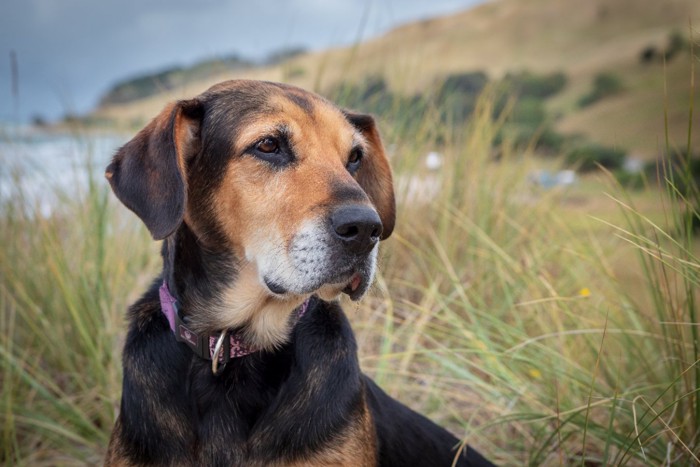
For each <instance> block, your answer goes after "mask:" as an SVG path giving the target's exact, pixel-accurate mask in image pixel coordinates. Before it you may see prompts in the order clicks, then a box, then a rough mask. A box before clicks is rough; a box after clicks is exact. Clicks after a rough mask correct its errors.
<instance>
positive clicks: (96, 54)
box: [0, 0, 483, 121]
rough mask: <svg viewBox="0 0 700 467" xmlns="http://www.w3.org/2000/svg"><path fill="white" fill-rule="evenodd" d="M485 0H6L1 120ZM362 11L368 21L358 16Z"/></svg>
mask: <svg viewBox="0 0 700 467" xmlns="http://www.w3.org/2000/svg"><path fill="white" fill-rule="evenodd" d="M482 1H483V0H427V1H426V0H286V1H285V0H248V1H242V0H238V1H236V0H119V1H116V0H5V1H4V2H3V6H2V7H0V54H2V55H0V121H1V120H5V121H8V120H14V119H15V115H16V112H15V99H14V98H13V94H12V86H11V71H10V68H11V67H10V53H11V51H12V50H14V51H15V53H16V56H17V62H18V68H19V92H20V99H19V116H20V119H22V120H26V119H28V118H30V117H32V116H34V115H41V116H44V117H48V118H51V119H53V118H57V117H59V116H61V115H63V114H65V113H67V112H77V113H83V112H86V111H87V110H89V109H90V108H92V107H93V106H94V105H95V104H96V102H97V101H98V99H99V97H100V95H101V94H102V93H104V92H105V91H106V90H107V89H108V88H109V86H110V85H111V84H113V83H115V82H116V81H119V80H121V79H124V78H126V77H129V76H132V75H134V74H141V73H144V72H149V71H157V70H160V69H162V68H165V67H168V66H172V65H187V64H191V63H193V62H196V61H198V60H200V59H204V58H213V57H223V56H227V55H231V54H240V55H242V56H244V57H246V58H251V59H261V58H264V57H265V56H266V55H268V54H269V53H270V52H273V51H275V50H279V49H281V48H285V47H289V46H304V47H307V48H310V49H323V48H326V47H330V46H335V45H342V44H349V43H352V42H353V41H355V40H356V39H357V38H358V36H359V35H360V34H361V37H362V38H363V39H367V38H369V37H373V36H376V35H378V34H381V33H382V32H385V31H387V30H389V29H391V28H392V27H394V26H397V25H399V24H401V23H405V22H408V21H412V20H416V19H422V18H428V17H432V16H438V15H443V14H447V13H452V12H455V11H459V10H463V9H466V8H468V7H469V6H472V5H474V4H476V3H481V2H482ZM363 15H366V18H367V21H366V22H364V24H365V26H364V29H362V28H361V25H362V24H363Z"/></svg>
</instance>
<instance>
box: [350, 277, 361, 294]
mask: <svg viewBox="0 0 700 467" xmlns="http://www.w3.org/2000/svg"><path fill="white" fill-rule="evenodd" d="M361 281H362V277H360V275H359V274H355V275H354V276H352V281H350V290H352V291H353V292H354V291H355V290H357V288H358V287H359V286H360V282H361Z"/></svg>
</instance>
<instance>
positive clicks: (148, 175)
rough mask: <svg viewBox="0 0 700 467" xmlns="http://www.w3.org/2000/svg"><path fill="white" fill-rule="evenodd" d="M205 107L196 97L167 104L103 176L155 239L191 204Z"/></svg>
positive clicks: (170, 230) (172, 226)
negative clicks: (191, 163)
mask: <svg viewBox="0 0 700 467" xmlns="http://www.w3.org/2000/svg"><path fill="white" fill-rule="evenodd" d="M203 112H204V111H203V106H202V104H201V102H199V101H198V100H197V99H192V100H188V101H180V102H177V103H175V104H170V105H168V106H167V107H166V108H165V109H163V111H162V112H161V113H160V114H159V115H158V116H157V117H156V118H154V119H153V120H152V121H151V123H149V124H148V125H147V126H146V127H145V128H143V129H142V130H141V131H140V132H139V133H138V134H137V135H136V136H135V137H134V138H133V139H132V140H131V141H129V142H128V143H126V144H125V145H124V146H122V147H121V148H120V149H119V150H118V151H117V153H116V155H115V156H114V158H113V159H112V163H111V164H110V165H109V166H108V167H107V171H106V173H105V176H106V177H107V179H108V180H109V183H110V185H111V186H112V190H114V193H115V194H116V195H117V198H119V200H120V201H121V202H122V203H124V205H125V206H126V207H127V208H129V209H131V210H132V211H133V212H134V213H136V215H137V216H139V217H140V218H141V220H142V221H143V222H144V224H146V227H148V230H149V231H150V232H151V235H153V238H155V239H156V240H161V239H163V238H165V237H167V236H168V235H170V234H172V233H173V232H174V231H175V229H177V227H178V226H179V225H180V223H181V222H182V218H183V216H184V213H185V206H186V205H187V178H186V173H185V168H186V166H187V161H188V160H189V159H190V158H192V157H193V156H195V155H196V154H197V153H198V152H199V150H200V122H201V118H202V115H203Z"/></svg>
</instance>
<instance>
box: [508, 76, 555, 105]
mask: <svg viewBox="0 0 700 467" xmlns="http://www.w3.org/2000/svg"><path fill="white" fill-rule="evenodd" d="M566 81H567V78H566V75H565V74H564V73H562V72H560V71H559V72H556V73H550V74H548V75H535V74H533V73H530V72H528V71H525V72H522V73H518V74H510V73H509V74H507V75H506V76H505V77H504V78H503V81H502V85H503V86H504V90H505V92H506V93H508V94H516V95H517V96H519V97H534V98H539V99H546V98H548V97H551V96H553V95H555V94H557V93H559V92H560V91H561V90H562V89H564V86H566Z"/></svg>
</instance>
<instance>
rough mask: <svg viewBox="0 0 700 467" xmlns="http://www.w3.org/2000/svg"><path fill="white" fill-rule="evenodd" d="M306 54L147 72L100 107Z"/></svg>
mask: <svg viewBox="0 0 700 467" xmlns="http://www.w3.org/2000/svg"><path fill="white" fill-rule="evenodd" d="M304 52H305V50H304V49H303V48H300V47H294V48H289V49H284V50H279V51H277V52H274V53H273V54H272V55H270V56H269V57H268V58H267V59H265V60H264V61H263V62H260V63H258V62H255V61H253V60H248V59H245V58H242V57H239V56H237V55H232V56H229V57H223V58H214V59H208V60H202V61H200V62H197V63H195V64H194V65H190V66H174V67H170V68H166V69H164V70H161V71H157V72H151V73H144V74H142V75H139V76H134V77H130V78H127V79H124V80H122V81H119V82H117V83H116V84H114V85H113V86H112V87H111V88H110V89H109V90H108V91H107V92H106V93H105V95H104V96H102V98H101V99H100V102H99V106H100V107H108V106H111V105H119V104H127V103H129V102H134V101H137V100H139V99H144V98H147V97H151V96H154V95H157V94H160V93H163V92H167V91H170V90H173V89H177V88H182V87H184V86H186V85H188V84H190V83H196V82H198V81H202V80H208V79H209V78H210V77H212V76H218V75H222V74H230V73H236V72H240V71H242V70H246V69H249V68H254V67H268V66H272V65H276V64H278V63H280V62H282V61H285V60H289V59H291V58H293V57H296V56H298V55H301V54H303V53H304Z"/></svg>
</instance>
